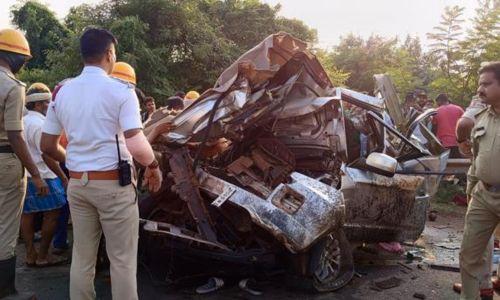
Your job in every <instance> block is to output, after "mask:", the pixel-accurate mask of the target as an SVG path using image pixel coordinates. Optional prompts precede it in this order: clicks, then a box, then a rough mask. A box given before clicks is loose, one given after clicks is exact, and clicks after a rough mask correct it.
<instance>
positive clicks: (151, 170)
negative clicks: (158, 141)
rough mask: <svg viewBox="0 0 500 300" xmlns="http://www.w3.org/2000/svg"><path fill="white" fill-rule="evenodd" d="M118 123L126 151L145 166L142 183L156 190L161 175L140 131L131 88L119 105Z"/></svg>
mask: <svg viewBox="0 0 500 300" xmlns="http://www.w3.org/2000/svg"><path fill="white" fill-rule="evenodd" d="M119 123H120V127H121V129H122V130H123V135H124V137H125V144H126V146H127V149H128V151H129V152H130V154H131V155H132V157H133V158H134V159H135V160H136V161H137V162H138V163H139V164H141V165H143V166H145V167H146V171H145V172H144V181H143V184H144V185H146V184H147V185H148V187H149V190H150V191H151V192H157V191H158V190H159V189H160V187H161V183H162V179H163V177H162V173H161V171H160V168H159V165H158V161H157V160H156V159H155V156H154V152H153V149H152V148H151V145H150V144H149V142H148V140H147V138H146V136H145V135H144V133H143V132H142V122H141V116H140V111H139V101H138V100H137V96H136V94H135V93H134V92H133V91H132V90H127V97H126V100H125V102H124V103H123V104H122V105H121V107H120V113H119Z"/></svg>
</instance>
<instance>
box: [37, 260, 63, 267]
mask: <svg viewBox="0 0 500 300" xmlns="http://www.w3.org/2000/svg"><path fill="white" fill-rule="evenodd" d="M67 262H68V259H66V258H61V259H55V260H54V259H51V260H38V259H37V260H36V263H35V267H37V268H46V267H52V266H59V265H63V264H66V263H67Z"/></svg>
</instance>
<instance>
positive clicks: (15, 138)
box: [3, 86, 49, 196]
mask: <svg viewBox="0 0 500 300" xmlns="http://www.w3.org/2000/svg"><path fill="white" fill-rule="evenodd" d="M24 98H25V92H24V87H22V86H15V87H13V88H12V90H10V92H9V94H8V95H7V98H6V99H5V108H4V111H3V113H4V128H5V130H6V131H7V139H8V140H9V144H10V146H11V147H12V150H13V151H14V153H15V154H16V155H17V157H18V158H19V160H20V161H21V163H22V165H23V166H24V167H25V168H26V169H28V172H30V174H31V179H32V181H33V183H34V184H35V186H36V189H37V192H38V194H39V195H42V196H45V195H47V193H48V191H49V190H48V187H47V184H46V183H45V181H44V180H43V179H42V178H41V177H40V172H38V168H37V167H36V165H35V163H34V162H33V159H32V158H31V155H30V153H29V151H28V147H27V146H26V142H25V140H24V137H23V133H22V131H23V117H22V116H23V108H24Z"/></svg>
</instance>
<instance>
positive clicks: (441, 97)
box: [436, 93, 450, 103]
mask: <svg viewBox="0 0 500 300" xmlns="http://www.w3.org/2000/svg"><path fill="white" fill-rule="evenodd" d="M436 102H437V103H445V102H450V99H449V98H448V95H447V94H445V93H441V94H439V95H438V96H437V97H436Z"/></svg>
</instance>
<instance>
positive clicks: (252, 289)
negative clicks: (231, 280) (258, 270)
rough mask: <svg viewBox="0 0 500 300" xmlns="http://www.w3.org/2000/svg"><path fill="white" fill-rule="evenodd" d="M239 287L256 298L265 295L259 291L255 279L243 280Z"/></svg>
mask: <svg viewBox="0 0 500 300" xmlns="http://www.w3.org/2000/svg"><path fill="white" fill-rule="evenodd" d="M238 286H239V287H240V289H242V290H244V291H245V292H247V293H250V294H251V295H254V296H261V295H262V294H263V293H262V291H260V290H259V287H258V285H257V282H256V281H255V280H254V279H249V278H246V279H243V280H241V281H240V283H239V284H238Z"/></svg>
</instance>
